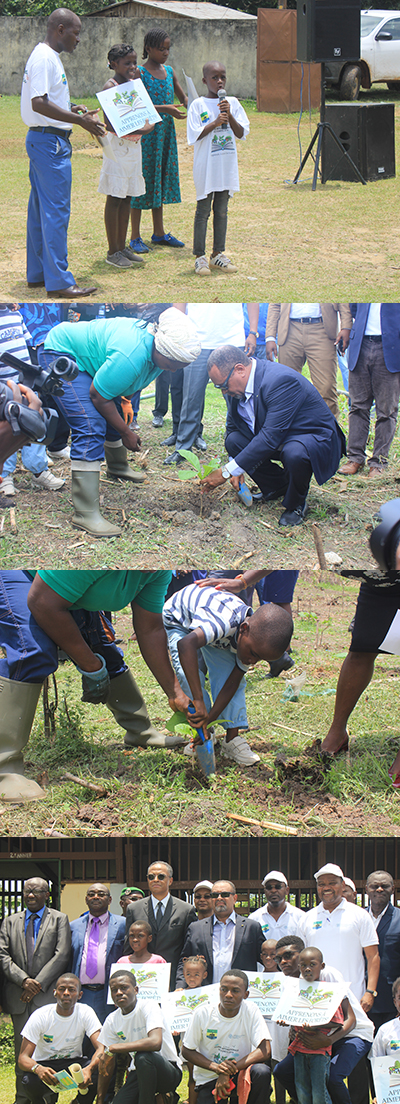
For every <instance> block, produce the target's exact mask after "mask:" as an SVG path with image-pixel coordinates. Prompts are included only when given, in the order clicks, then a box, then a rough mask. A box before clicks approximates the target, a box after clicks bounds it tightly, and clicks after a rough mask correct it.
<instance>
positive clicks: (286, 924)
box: [249, 901, 304, 939]
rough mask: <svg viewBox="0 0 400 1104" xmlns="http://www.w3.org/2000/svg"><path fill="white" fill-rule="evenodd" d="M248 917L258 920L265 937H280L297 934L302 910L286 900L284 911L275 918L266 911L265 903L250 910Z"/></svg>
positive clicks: (301, 918) (302, 916)
mask: <svg viewBox="0 0 400 1104" xmlns="http://www.w3.org/2000/svg"><path fill="white" fill-rule="evenodd" d="M249 919H250V920H258V923H259V924H260V925H261V927H262V930H263V932H264V936H265V938H266V939H282V938H283V936H284V935H297V933H298V930H299V926H300V924H301V922H302V920H303V919H304V912H302V911H301V909H298V908H296V906H295V905H291V904H290V901H287V902H286V908H285V911H284V912H282V915H281V916H278V919H277V920H275V918H274V917H273V916H271V913H270V912H268V908H267V905H262V907H261V908H259V909H256V911H255V912H251V913H250V917H249Z"/></svg>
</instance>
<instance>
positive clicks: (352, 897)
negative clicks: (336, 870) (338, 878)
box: [342, 878, 357, 905]
mask: <svg viewBox="0 0 400 1104" xmlns="http://www.w3.org/2000/svg"><path fill="white" fill-rule="evenodd" d="M343 881H344V886H343V893H342V897H344V898H345V900H346V901H350V904H351V905H356V904H357V890H356V887H355V885H354V882H353V881H352V879H351V878H343Z"/></svg>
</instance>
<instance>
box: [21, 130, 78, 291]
mask: <svg viewBox="0 0 400 1104" xmlns="http://www.w3.org/2000/svg"><path fill="white" fill-rule="evenodd" d="M25 148H26V152H27V154H28V157H29V180H30V184H31V194H30V196H29V203H28V222H27V236H26V253H27V269H26V272H27V280H29V282H32V283H34V282H39V281H40V280H43V279H44V282H45V285H46V290H47V291H61V289H62V288H68V287H70V285H71V284H74V283H75V278H74V276H73V275H72V272H69V271H68V257H67V233H68V223H69V216H70V213H71V154H72V146H71V143H70V141H69V139H68V138H59V137H58V136H57V135H56V134H46V133H45V132H42V131H36V130H28V133H27V136H26V142H25Z"/></svg>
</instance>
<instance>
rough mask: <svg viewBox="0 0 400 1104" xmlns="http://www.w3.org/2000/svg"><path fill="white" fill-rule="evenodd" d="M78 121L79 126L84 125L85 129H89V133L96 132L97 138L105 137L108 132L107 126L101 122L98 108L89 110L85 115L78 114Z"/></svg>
mask: <svg viewBox="0 0 400 1104" xmlns="http://www.w3.org/2000/svg"><path fill="white" fill-rule="evenodd" d="M92 116H93V117H92ZM76 121H77V123H79V126H81V127H83V130H87V131H88V132H89V134H94V137H95V138H103V137H104V135H105V133H106V128H105V126H103V123H101V122H100V119H99V116H98V114H97V109H96V108H95V110H94V111H87V112H86V114H85V115H79V114H78V115H77V119H76Z"/></svg>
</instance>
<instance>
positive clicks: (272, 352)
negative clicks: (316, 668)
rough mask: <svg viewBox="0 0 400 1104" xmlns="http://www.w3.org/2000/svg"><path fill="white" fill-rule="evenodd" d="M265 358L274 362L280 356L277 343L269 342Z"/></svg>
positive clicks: (266, 346)
mask: <svg viewBox="0 0 400 1104" xmlns="http://www.w3.org/2000/svg"><path fill="white" fill-rule="evenodd" d="M265 356H266V358H267V360H273V359H274V357H277V356H278V346H277V344H276V341H267V342H266V345H265Z"/></svg>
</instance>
